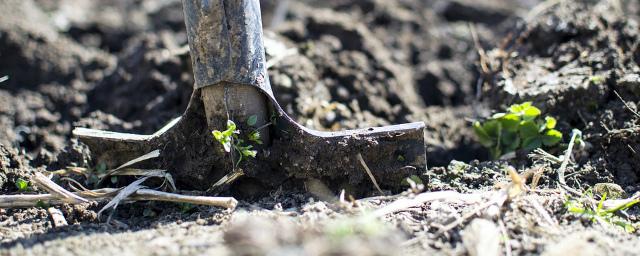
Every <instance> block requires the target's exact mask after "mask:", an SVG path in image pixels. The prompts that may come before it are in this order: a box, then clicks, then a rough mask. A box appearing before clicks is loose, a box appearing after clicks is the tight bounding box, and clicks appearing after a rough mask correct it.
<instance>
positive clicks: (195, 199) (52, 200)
mask: <svg viewBox="0 0 640 256" xmlns="http://www.w3.org/2000/svg"><path fill="white" fill-rule="evenodd" d="M119 191H120V189H115V188H103V189H96V190H87V191H82V192H75V193H72V194H74V195H76V196H81V197H84V198H87V199H89V200H91V201H96V202H106V201H110V200H112V199H113V197H115V196H116V195H117V193H118V192H119ZM124 201H125V202H131V201H164V202H176V203H191V204H199V205H210V206H217V207H223V208H227V209H235V207H236V206H237V205H238V201H237V200H236V199H235V198H233V197H209V196H189V195H180V194H175V193H167V192H160V191H155V190H152V189H139V190H138V191H136V192H135V193H133V194H132V195H131V196H130V197H128V198H126V199H125V200H124ZM65 203H69V202H65V201H63V200H61V199H60V198H59V197H58V196H57V195H52V194H37V195H0V208H28V207H36V206H39V205H42V204H45V205H50V206H51V205H61V204H65Z"/></svg>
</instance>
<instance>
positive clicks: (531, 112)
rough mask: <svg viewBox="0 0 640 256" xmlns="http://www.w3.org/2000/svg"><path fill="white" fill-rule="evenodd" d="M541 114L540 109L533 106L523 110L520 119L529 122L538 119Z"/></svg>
mask: <svg viewBox="0 0 640 256" xmlns="http://www.w3.org/2000/svg"><path fill="white" fill-rule="evenodd" d="M541 113H542V111H540V109H538V108H536V107H534V106H528V107H527V108H525V109H524V110H523V114H522V119H524V120H525V121H531V120H533V119H535V118H536V117H538V116H539V115H540V114H541Z"/></svg>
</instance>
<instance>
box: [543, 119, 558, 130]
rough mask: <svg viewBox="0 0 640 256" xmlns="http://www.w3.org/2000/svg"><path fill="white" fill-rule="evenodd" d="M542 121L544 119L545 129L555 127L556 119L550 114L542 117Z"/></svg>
mask: <svg viewBox="0 0 640 256" xmlns="http://www.w3.org/2000/svg"><path fill="white" fill-rule="evenodd" d="M544 121H545V127H547V129H553V128H556V124H557V123H558V121H557V120H556V119H555V118H553V117H550V116H546V117H544Z"/></svg>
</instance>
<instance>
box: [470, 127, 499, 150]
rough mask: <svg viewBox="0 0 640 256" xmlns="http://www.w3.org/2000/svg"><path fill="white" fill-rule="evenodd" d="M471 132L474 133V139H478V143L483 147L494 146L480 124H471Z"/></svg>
mask: <svg viewBox="0 0 640 256" xmlns="http://www.w3.org/2000/svg"><path fill="white" fill-rule="evenodd" d="M473 131H474V132H475V134H476V137H478V142H480V144H482V145H483V146H485V147H491V146H493V145H495V142H494V140H493V139H491V137H490V136H489V134H487V131H485V129H484V128H483V127H482V125H481V124H480V122H478V121H476V122H473Z"/></svg>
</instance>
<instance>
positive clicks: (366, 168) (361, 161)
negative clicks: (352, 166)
mask: <svg viewBox="0 0 640 256" xmlns="http://www.w3.org/2000/svg"><path fill="white" fill-rule="evenodd" d="M357 157H358V160H359V161H360V164H361V165H362V167H364V170H365V171H366V172H367V175H369V178H370V179H371V182H373V185H374V186H375V187H376V189H377V190H378V192H380V194H381V195H384V192H382V189H380V186H379V185H378V181H376V178H375V177H373V173H371V170H370V169H369V166H367V163H365V162H364V159H363V158H362V154H360V153H358V155H357Z"/></svg>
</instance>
